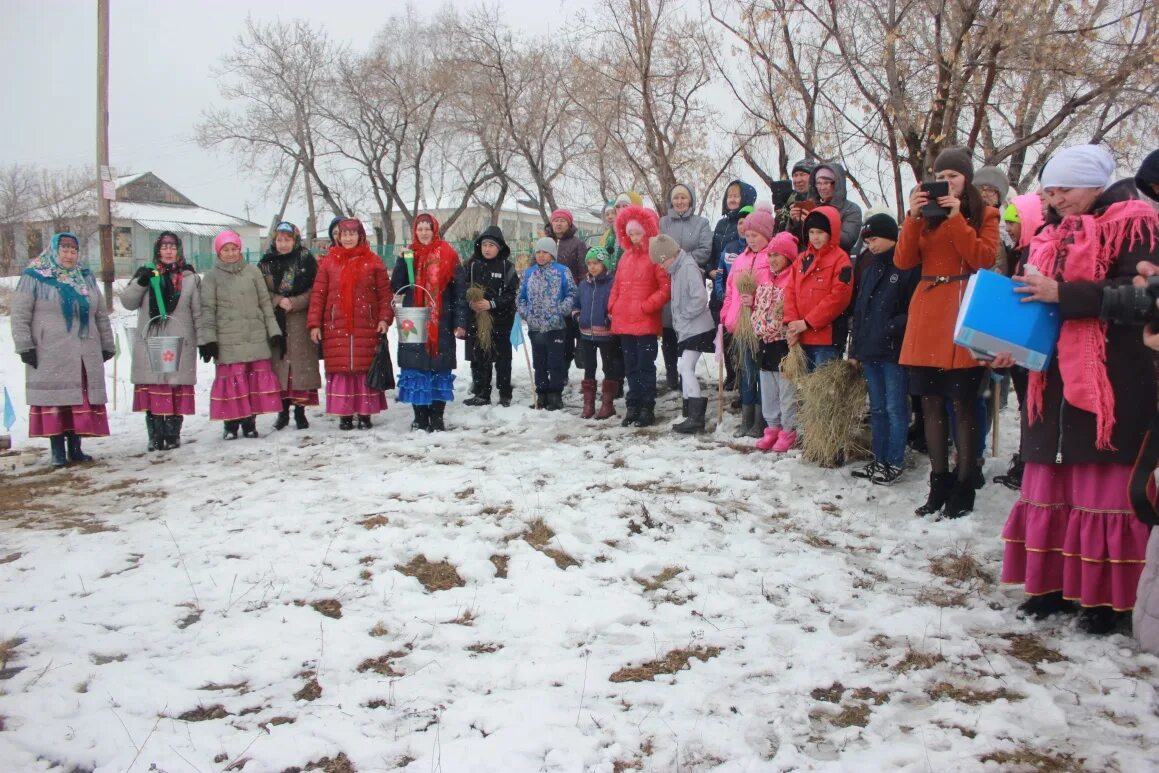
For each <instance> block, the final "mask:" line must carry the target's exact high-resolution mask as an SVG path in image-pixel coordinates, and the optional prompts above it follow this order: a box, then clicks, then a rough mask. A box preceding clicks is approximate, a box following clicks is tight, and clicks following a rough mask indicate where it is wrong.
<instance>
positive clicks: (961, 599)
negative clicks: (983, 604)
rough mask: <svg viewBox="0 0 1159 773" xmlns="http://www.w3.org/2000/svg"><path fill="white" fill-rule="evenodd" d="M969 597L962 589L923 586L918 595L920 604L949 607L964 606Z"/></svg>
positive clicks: (917, 598)
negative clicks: (952, 589)
mask: <svg viewBox="0 0 1159 773" xmlns="http://www.w3.org/2000/svg"><path fill="white" fill-rule="evenodd" d="M967 598H969V597H968V596H967V595H966V594H965V593H962V592H961V591H951V590H943V589H941V588H922V590H921V592H919V593H918V595H917V596H916V600H917V602H918V603H919V604H929V605H931V606H935V607H941V608H942V609H947V608H949V607H964V606H966V600H967Z"/></svg>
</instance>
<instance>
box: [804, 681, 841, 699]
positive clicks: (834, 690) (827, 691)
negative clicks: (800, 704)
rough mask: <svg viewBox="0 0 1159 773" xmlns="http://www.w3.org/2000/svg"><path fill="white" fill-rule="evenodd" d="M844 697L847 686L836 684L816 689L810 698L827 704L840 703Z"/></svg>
mask: <svg viewBox="0 0 1159 773" xmlns="http://www.w3.org/2000/svg"><path fill="white" fill-rule="evenodd" d="M843 695H845V685H843V684H841V682H834V683H833V684H831V685H829V686H828V687H814V688H813V692H811V693H809V697H811V698H812V699H813V700H815V701H824V702H825V703H840V702H841V698H842V696H843Z"/></svg>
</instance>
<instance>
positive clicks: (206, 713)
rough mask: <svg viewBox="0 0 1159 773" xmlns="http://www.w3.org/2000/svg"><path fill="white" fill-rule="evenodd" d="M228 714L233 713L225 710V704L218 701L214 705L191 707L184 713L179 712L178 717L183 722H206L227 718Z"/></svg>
mask: <svg viewBox="0 0 1159 773" xmlns="http://www.w3.org/2000/svg"><path fill="white" fill-rule="evenodd" d="M228 716H232V715H231V714H230V713H229V712H228V711H226V710H225V706H222V705H221V704H220V703H217V704H214V705H213V706H198V707H197V708H195V709H190V710H189V711H186V712H185V713H184V714H178V715H177V717H176V719H179V720H181V721H182V722H205V721H206V720H210V719H225V718H226V717H228Z"/></svg>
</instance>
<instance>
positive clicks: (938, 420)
mask: <svg viewBox="0 0 1159 773" xmlns="http://www.w3.org/2000/svg"><path fill="white" fill-rule="evenodd" d="M934 174H935V177H936V179H937V180H938V181H940V182H946V183H948V184H949V193H948V194H947V195H945V196H941V197H939V198H938V200H937V204H938V205H939V206H941V207H942V208H943V209H945V210H948V214H945V215H938V216H936V217H923V216H922V207H924V206H925V205H926V204H927V203H929V195H928V194H927V193H926V192H925V191H923V190H921V188H918V189H916V190H914V192H913V193H912V194H911V195H910V206H909V212H907V213H906V217H905V222H904V224H903V225H902V229H901V235H900V237H899V238H898V243H897V249H896V251H895V253H894V265H896V266H897V267H898V268H899V269H902V270H905V269H907V268H914V267H915V266H921V270H922V277H921V281H920V282H919V283H918V287H917V291H915V292H914V295H913V300H912V301H910V307H909V320H908V323H907V325H906V331H905V338H904V340H903V341H902V345H901V358H900V362H901V364H902V365H906V366H908V367H909V369H910V394H914V395H920V396H921V399H922V413H923V414H924V415H925V427H926V442H927V444H928V445H929V455H930V493H929V497H928V498H927V499H926V503H925V504H924V505H922V506H921V507H919V508H918V509H917V510H916V511H915V512H916V513H917V514H918V515H928V514H930V513H936V512H938V511H939V510H941V509H942V508H943V507H945V512H944V515H945V517H946V518H959V517H961V516H963V515H965V514H966V513H968V512H970V511H971V510H973V509H974V486H973V483H972V479H973V476H974V467H975V465H976V464H977V449H976V448H975V447H974V445H975V443H976V439H977V437H978V434H977V433H976V432H975V427H974V421H975V419H974V400H975V398H977V396H978V393H979V390H980V388H981V386H982V379H983V378H984V376H985V374H986V369H985V368H984V367H982V366H981V365H980V364H979V363H978V361H977V360H975V359H974V358H973V357H972V356H971V355H970V352H969V351H967V350H966V349H964V348H962V347H961V346H956V345H955V344H954V323H955V321H956V320H957V318H958V309H959V307H960V306H961V302H962V295H963V293H964V292H965V290H966V280H967V279H969V278H970V275H971V274H973V273H975V272H976V271H979V270H981V269H986V268H990V267H991V266H993V265H994V261H995V259H996V258H997V257H998V210H996V209H994V208H993V207H987V206H986V205H985V204H984V203H983V202H982V194H981V192H980V191H979V190H978V189H977V188H976V187H974V184H973V178H974V165H973V163H972V162H971V160H970V154H969V152H968V151H966V150H964V149H962V148H946V149H945V150H943V151H942V152H941V153H939V154H938V157H937V159H936V160H935V161H934ZM947 400H951V401H953V404H954V416H955V427H954V445H955V447H956V448H957V452H958V474H957V476H956V477H955V476H954V474H953V473H952V472H950V471H949V438H950V427H949V420H948V419H947V417H946V401H947Z"/></svg>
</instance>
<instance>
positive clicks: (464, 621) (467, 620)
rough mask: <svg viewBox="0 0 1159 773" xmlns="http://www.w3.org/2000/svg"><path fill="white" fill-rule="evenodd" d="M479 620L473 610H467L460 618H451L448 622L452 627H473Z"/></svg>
mask: <svg viewBox="0 0 1159 773" xmlns="http://www.w3.org/2000/svg"><path fill="white" fill-rule="evenodd" d="M477 619H479V618H478V616H477V615H476V614H475V613H474V612H472V611H471V610H469V609H467V610H464V611H463V612H462V613H461V614H460V615H459V616H458V617H454V618H451V619H450V620H448V621H447V622H448V623H450V624H451V625H466V626H472V625H474V624H475V621H476V620H477Z"/></svg>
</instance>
